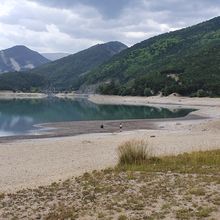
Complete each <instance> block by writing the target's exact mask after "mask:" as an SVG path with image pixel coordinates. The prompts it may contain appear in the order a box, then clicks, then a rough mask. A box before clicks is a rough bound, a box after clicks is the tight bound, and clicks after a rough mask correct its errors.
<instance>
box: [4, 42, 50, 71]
mask: <svg viewBox="0 0 220 220" xmlns="http://www.w3.org/2000/svg"><path fill="white" fill-rule="evenodd" d="M48 62H50V61H49V60H48V59H46V58H45V57H43V56H42V55H40V54H39V53H37V52H36V51H33V50H30V49H29V48H27V47H25V46H22V45H20V46H14V47H12V48H9V49H6V50H1V51H0V73H3V72H10V71H23V70H28V69H33V68H35V67H37V66H40V65H42V64H45V63H48Z"/></svg>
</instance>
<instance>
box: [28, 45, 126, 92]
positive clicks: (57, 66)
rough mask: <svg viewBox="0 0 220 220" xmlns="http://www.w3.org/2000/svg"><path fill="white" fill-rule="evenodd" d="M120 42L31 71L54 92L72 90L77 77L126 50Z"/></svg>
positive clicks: (83, 52)
mask: <svg viewBox="0 0 220 220" xmlns="http://www.w3.org/2000/svg"><path fill="white" fill-rule="evenodd" d="M126 48H127V46H126V45H124V44H122V43H120V42H108V43H105V44H98V45H95V46H93V47H90V48H88V49H86V50H83V51H80V52H78V53H76V54H73V55H69V56H67V57H64V58H62V59H59V60H56V61H54V62H50V63H48V64H45V65H43V66H41V67H38V68H35V69H33V70H32V71H31V73H33V74H38V75H42V76H45V77H46V78H47V80H48V81H49V82H50V85H49V86H50V88H55V89H56V90H67V89H73V88H74V85H76V84H78V79H79V76H82V75H84V74H86V73H87V72H88V71H90V70H92V69H93V68H95V67H97V66H99V65H100V64H102V63H104V62H106V61H108V60H109V59H110V58H111V57H112V56H114V55H115V54H117V53H119V52H121V51H122V50H124V49H126Z"/></svg>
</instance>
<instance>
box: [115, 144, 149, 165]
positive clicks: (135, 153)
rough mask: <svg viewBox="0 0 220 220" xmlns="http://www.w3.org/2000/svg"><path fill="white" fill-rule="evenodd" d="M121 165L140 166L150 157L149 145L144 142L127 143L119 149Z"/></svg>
mask: <svg viewBox="0 0 220 220" xmlns="http://www.w3.org/2000/svg"><path fill="white" fill-rule="evenodd" d="M118 154H119V165H140V164H143V163H145V162H146V161H147V160H148V159H149V158H150V157H151V154H150V150H149V146H148V143H147V142H146V141H144V140H130V141H126V142H124V143H123V144H121V145H120V146H119V147H118Z"/></svg>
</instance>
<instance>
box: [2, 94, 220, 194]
mask: <svg viewBox="0 0 220 220" xmlns="http://www.w3.org/2000/svg"><path fill="white" fill-rule="evenodd" d="M89 100H90V101H92V102H94V103H97V104H129V105H150V106H157V107H160V106H161V107H169V108H195V109H197V111H194V112H192V113H190V114H189V115H188V116H187V117H185V118H176V119H166V120H164V119H157V120H131V121H132V122H131V123H130V122H129V123H130V124H129V123H128V124H126V123H125V124H124V127H123V130H122V132H120V131H119V129H115V127H114V126H116V127H117V126H118V125H117V123H118V122H115V121H113V122H109V123H110V124H109V129H110V128H111V126H113V127H112V128H114V129H113V130H111V129H110V130H109V131H108V132H106V133H105V132H103V133H101V132H100V131H99V130H97V131H94V130H93V129H91V130H90V126H93V125H92V124H89V123H88V124H86V123H87V122H84V125H82V124H77V123H80V122H63V123H56V124H47V125H43V126H49V127H53V125H54V127H56V130H57V131H56V132H58V133H57V134H58V135H57V136H55V137H51V138H49V137H50V136H45V137H44V138H38V139H35V138H34V139H26V138H23V139H22V140H21V139H19V138H17V139H16V138H14V139H11V140H10V138H9V139H8V140H7V141H3V142H2V143H0V161H1V166H0V176H1V179H0V192H4V191H6V192H14V191H16V190H18V189H22V188H27V187H28V188H35V187H37V186H40V185H48V184H50V183H52V182H54V181H59V180H65V179H67V178H71V177H73V176H77V175H81V174H82V173H84V172H86V171H92V170H97V169H104V168H107V167H112V166H114V165H116V163H117V147H118V145H119V144H121V143H122V142H124V141H126V140H130V139H144V140H147V141H148V143H149V146H150V147H151V148H152V152H153V154H154V155H170V154H179V153H183V152H192V151H198V150H211V149H219V148H220V98H187V97H176V96H170V97H159V96H157V97H119V96H100V95H90V96H89ZM90 123H92V122H90ZM95 123H97V124H96V126H97V127H98V129H100V128H99V126H98V125H99V124H98V123H99V122H95ZM115 123H116V124H115ZM81 126H82V127H81ZM126 126H130V129H128V128H126ZM79 128H80V129H81V130H83V129H87V130H86V132H82V133H81V134H78V135H76V134H73V133H74V129H78V130H80V129H79ZM65 129H68V131H69V132H70V133H69V135H68V137H67V136H66V137H60V136H62V135H59V132H61V133H62V132H63V131H64V130H65ZM71 132H72V133H71ZM73 135H74V136H73Z"/></svg>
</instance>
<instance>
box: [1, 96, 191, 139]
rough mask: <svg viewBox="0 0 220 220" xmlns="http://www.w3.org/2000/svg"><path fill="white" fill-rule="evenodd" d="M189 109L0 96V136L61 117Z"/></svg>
mask: <svg viewBox="0 0 220 220" xmlns="http://www.w3.org/2000/svg"><path fill="white" fill-rule="evenodd" d="M191 111H192V110H190V109H179V110H176V111H171V110H169V109H164V108H154V107H147V106H129V105H127V106H126V105H96V104H94V103H91V102H89V101H87V100H86V99H79V100H70V99H58V98H51V99H40V100H36V99H35V100H0V136H9V135H21V134H28V133H31V132H32V131H33V130H36V129H37V128H35V127H33V125H35V124H39V123H46V122H61V121H84V120H114V119H142V118H143V119H147V118H173V117H181V116H185V115H187V114H188V113H189V112H191Z"/></svg>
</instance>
